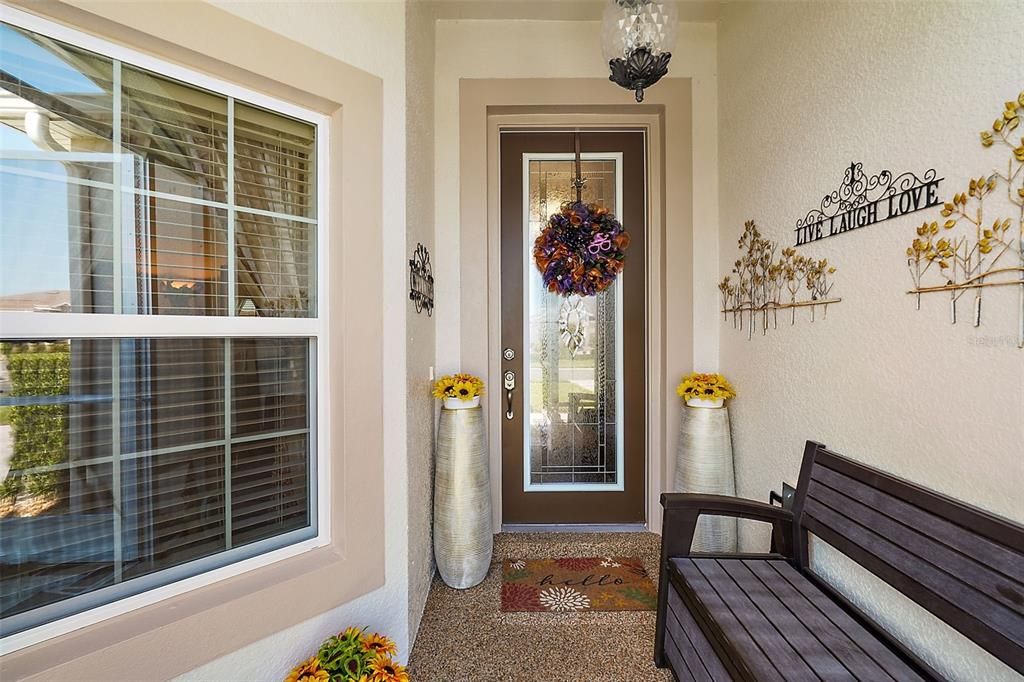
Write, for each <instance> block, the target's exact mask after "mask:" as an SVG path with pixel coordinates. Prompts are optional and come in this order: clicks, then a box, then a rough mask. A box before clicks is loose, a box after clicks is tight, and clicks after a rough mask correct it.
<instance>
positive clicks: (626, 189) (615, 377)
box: [500, 131, 646, 523]
mask: <svg viewBox="0 0 1024 682" xmlns="http://www.w3.org/2000/svg"><path fill="white" fill-rule="evenodd" d="M580 148H581V170H582V175H583V177H584V178H585V179H586V185H585V187H584V189H583V197H582V198H583V201H584V202H587V203H598V204H601V205H603V206H606V207H607V208H609V209H610V210H612V211H613V212H615V213H616V215H617V216H619V218H620V219H621V220H622V222H623V225H624V226H625V228H626V229H627V230H628V231H629V233H630V236H631V238H632V243H631V245H630V248H629V251H628V254H627V259H626V268H625V271H624V272H623V273H622V274H621V275H620V277H619V278H618V279H617V280H616V281H615V283H614V284H612V285H611V287H609V288H608V289H606V290H605V291H603V292H601V293H599V294H597V295H595V296H585V297H581V296H570V297H563V296H559V295H557V294H554V293H551V292H549V291H547V289H546V288H545V286H544V283H543V281H542V279H541V276H540V273H539V272H538V271H537V269H536V267H535V265H534V262H533V243H534V240H535V239H536V237H537V235H538V234H539V233H540V231H541V229H542V228H543V227H544V225H545V224H546V222H547V219H548V216H549V215H551V214H552V213H555V212H557V211H558V210H559V207H560V205H561V204H562V203H563V202H565V201H570V200H573V199H574V198H575V190H574V189H573V185H572V181H573V178H574V177H575V159H574V157H575V153H574V152H575V134H574V133H571V132H568V133H533V132H521V131H503V132H502V137H501V230H502V237H501V247H502V255H501V262H502V348H503V349H507V350H510V351H511V353H509V352H505V353H503V359H502V372H503V378H506V379H507V378H508V377H509V372H512V373H513V375H514V377H515V382H514V383H515V387H514V388H513V389H510V392H509V391H506V390H503V391H502V394H501V396H500V397H501V398H502V402H503V410H502V412H503V415H504V417H505V418H504V419H503V425H502V505H503V514H502V517H503V521H504V523H636V522H642V521H644V520H645V518H644V504H643V490H644V471H645V468H644V464H645V459H646V458H645V451H644V434H643V424H644V413H645V402H644V348H645V342H644V282H645V279H646V278H645V273H644V260H645V259H644V243H645V239H644V233H645V231H646V225H645V218H646V215H645V214H646V210H645V209H646V193H645V186H644V152H645V147H644V134H643V132H641V131H620V132H613V133H606V132H586V133H581V135H580ZM503 385H504V382H503Z"/></svg>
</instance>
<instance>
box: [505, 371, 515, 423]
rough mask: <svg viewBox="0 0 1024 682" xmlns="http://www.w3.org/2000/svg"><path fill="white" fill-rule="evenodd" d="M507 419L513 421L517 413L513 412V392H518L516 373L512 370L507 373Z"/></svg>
mask: <svg viewBox="0 0 1024 682" xmlns="http://www.w3.org/2000/svg"><path fill="white" fill-rule="evenodd" d="M504 378H505V419H512V418H514V417H515V413H514V412H513V411H512V391H514V390H516V373H515V372H513V371H512V370H508V371H507V372H505V377H504Z"/></svg>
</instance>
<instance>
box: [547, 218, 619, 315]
mask: <svg viewBox="0 0 1024 682" xmlns="http://www.w3.org/2000/svg"><path fill="white" fill-rule="evenodd" d="M628 247H629V234H627V233H626V231H625V230H623V229H622V223H620V222H619V221H618V220H617V219H616V218H615V214H613V213H611V212H610V211H609V210H608V209H607V208H605V207H603V206H597V205H596V204H584V203H583V202H566V203H564V204H562V207H561V209H560V210H559V212H558V213H553V214H552V215H551V217H550V218H548V224H547V225H546V226H545V227H544V229H543V230H541V233H540V235H538V236H537V241H535V242H534V244H533V259H534V261H535V262H536V263H537V269H538V270H540V273H541V276H542V277H543V279H544V286H546V287H547V288H548V291H551V292H553V293H556V294H559V295H560V296H570V295H572V294H577V295H579V296H593V295H594V294H597V293H600V292H602V291H604V290H605V289H607V288H608V287H609V286H611V283H612V282H614V281H615V278H616V277H618V276H619V273H620V272H622V266H623V263H624V261H625V259H626V249H627V248H628Z"/></svg>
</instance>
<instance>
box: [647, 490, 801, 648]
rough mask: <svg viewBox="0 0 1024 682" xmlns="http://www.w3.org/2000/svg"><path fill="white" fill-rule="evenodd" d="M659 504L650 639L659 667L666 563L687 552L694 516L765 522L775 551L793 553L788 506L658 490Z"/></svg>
mask: <svg viewBox="0 0 1024 682" xmlns="http://www.w3.org/2000/svg"><path fill="white" fill-rule="evenodd" d="M661 506H662V507H663V508H664V509H665V512H664V521H663V523H662V526H661V565H660V566H659V568H658V572H659V576H660V577H659V581H658V616H657V625H656V630H655V639H654V662H655V664H656V665H657V666H658V667H659V668H664V667H666V666H667V665H668V659H667V658H666V654H665V621H666V618H667V612H668V590H669V575H668V562H669V559H671V558H673V557H685V556H689V555H690V545H692V544H693V533H694V531H695V530H696V529H697V519H699V518H700V516H701V515H702V514H709V515H711V516H735V517H737V518H742V519H753V520H755V521H767V522H768V523H770V524H772V536H773V537H774V539H775V546H776V547H777V548H778V550H779V552H780V553H781V554H782V555H783V556H786V557H789V558H792V556H793V549H792V547H793V541H792V540H793V514H792V512H790V511H789V510H788V509H783V508H782V507H775V506H772V505H770V504H765V503H764V502H757V501H755V500H748V499H745V498H742V497H729V496H728V495H699V494H693V493H662V495H661Z"/></svg>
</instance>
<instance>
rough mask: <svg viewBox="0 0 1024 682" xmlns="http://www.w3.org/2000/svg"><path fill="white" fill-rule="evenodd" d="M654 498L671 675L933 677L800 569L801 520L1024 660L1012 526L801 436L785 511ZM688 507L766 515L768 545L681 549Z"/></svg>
mask: <svg viewBox="0 0 1024 682" xmlns="http://www.w3.org/2000/svg"><path fill="white" fill-rule="evenodd" d="M992 475H997V472H992ZM661 504H662V506H663V507H664V525H663V527H662V551H661V569H660V570H661V582H660V584H659V594H658V622H657V631H656V641H655V654H654V658H655V663H656V664H657V665H658V666H659V667H671V668H672V671H673V672H674V673H675V676H676V678H678V679H679V680H713V681H714V682H718V681H719V680H730V679H731V680H787V681H788V680H818V679H822V680H871V681H872V682H874V681H875V680H922V679H924V680H931V679H942V677H941V676H940V675H939V674H938V673H936V672H935V671H934V670H932V669H931V668H929V667H928V666H927V665H926V664H925V663H924V662H923V661H922V660H920V659H919V658H918V657H917V656H915V655H914V654H913V653H912V652H910V651H909V650H908V649H907V648H906V647H904V646H903V645H902V644H900V642H898V641H896V640H895V639H893V638H892V637H890V636H889V635H887V634H886V633H885V632H884V631H883V630H882V629H881V628H880V627H879V626H878V625H877V624H875V623H874V622H873V621H872V620H871V619H870V618H868V616H867V615H866V614H864V613H863V612H862V611H860V610H859V609H857V608H856V607H855V606H853V604H851V603H850V602H849V601H848V600H847V599H845V598H844V597H843V596H842V595H840V594H839V593H838V592H837V591H835V590H834V589H832V588H831V587H830V586H829V585H828V584H827V583H825V582H824V581H823V580H822V579H821V578H819V577H818V576H816V575H815V574H814V573H813V572H812V571H811V570H810V567H809V564H808V541H809V540H808V534H813V535H814V536H816V537H818V538H820V539H821V540H823V541H825V542H826V543H828V544H829V545H831V546H833V547H835V548H836V549H838V550H839V551H841V552H842V553H843V554H845V555H846V556H847V557H849V558H851V559H853V560H854V561H856V562H857V563H858V564H860V565H861V566H863V567H864V568H866V569H867V570H869V571H870V572H872V573H874V574H875V575H876V576H878V577H879V578H881V579H882V580H884V581H885V582H886V583H888V584H889V585H891V586H892V587H894V588H895V589H897V590H899V591H900V592H901V593H903V594H904V595H905V596H906V597H908V598H910V599H911V600H913V601H914V602H916V603H917V604H919V605H920V606H922V607H923V608H925V609H927V610H928V611H930V612H931V613H932V614H934V615H935V616H937V617H938V618H940V619H941V620H943V621H944V622H945V623H947V624H948V625H949V626H950V627H952V628H954V629H956V630H957V631H959V632H960V633H961V634H963V635H964V636H965V637H967V638H968V639H970V640H971V641H973V642H974V643H976V644H977V645H978V646H979V647H981V648H982V649H984V650H986V651H988V652H989V653H991V654H992V655H993V656H995V657H996V658H998V659H1000V660H1001V661H1003V662H1004V663H1005V664H1006V665H1007V666H1009V667H1010V668H1011V669H1013V670H1015V671H1017V672H1018V673H1021V674H1024V526H1021V525H1019V524H1016V523H1013V522H1011V521H1008V520H1006V519H1003V518H1000V517H997V516H995V515H993V514H989V513H987V512H985V511H982V510H980V509H977V508H975V507H971V506H969V505H966V504H964V503H962V502H958V501H957V500H954V499H952V498H949V497H946V496H944V495H940V494H938V493H935V492H932V491H930V490H927V489H925V488H922V487H920V486H917V485H914V484H913V483H909V482H907V481H904V480H902V479H898V478H896V477H894V476H890V475H889V474H886V473H884V472H881V471H879V470H877V469H873V468H871V467H868V466H865V465H863V464H859V463H857V462H854V461H853V460H850V459H847V458H845V457H841V456H839V455H837V454H835V453H833V452H830V451H828V450H827V449H826V448H825V446H823V445H820V444H818V443H814V442H810V441H808V443H807V447H806V449H805V450H804V461H803V466H802V468H801V470H800V478H799V482H798V485H797V490H796V496H795V498H794V502H793V505H792V510H791V511H790V510H784V509H782V508H780V507H775V506H771V505H769V504H764V503H760V502H754V501H751V500H744V499H739V498H732V497H724V496H719V495H689V494H682V493H667V494H664V495H662V496H661ZM701 514H710V515H722V516H735V517H740V518H748V519H755V520H759V521H766V522H769V523H771V524H772V533H773V539H774V541H775V547H776V548H777V549H778V553H776V554H767V555H764V554H758V555H750V554H747V555H742V554H719V555H714V554H695V553H691V552H690V545H691V542H692V540H693V531H694V526H695V524H696V522H697V518H698V517H699V516H700V515H701Z"/></svg>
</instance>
